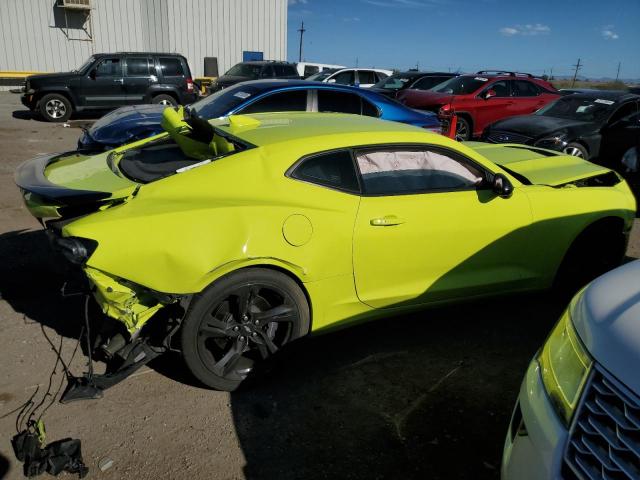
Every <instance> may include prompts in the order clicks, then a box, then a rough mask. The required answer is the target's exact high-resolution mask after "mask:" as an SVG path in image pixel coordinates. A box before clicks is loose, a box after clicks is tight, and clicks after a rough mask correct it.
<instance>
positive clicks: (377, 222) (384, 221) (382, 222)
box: [369, 215, 405, 227]
mask: <svg viewBox="0 0 640 480" xmlns="http://www.w3.org/2000/svg"><path fill="white" fill-rule="evenodd" d="M404 222H405V220H404V219H402V218H399V217H396V216H395V215H387V216H385V217H378V218H372V219H371V220H370V221H369V223H370V224H371V226H373V227H391V226H393V225H400V224H402V223H404Z"/></svg>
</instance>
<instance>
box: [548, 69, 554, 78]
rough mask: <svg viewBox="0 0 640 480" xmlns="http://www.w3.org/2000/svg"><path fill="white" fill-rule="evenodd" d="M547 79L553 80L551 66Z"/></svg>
mask: <svg viewBox="0 0 640 480" xmlns="http://www.w3.org/2000/svg"><path fill="white" fill-rule="evenodd" d="M549 80H553V67H551V72H549Z"/></svg>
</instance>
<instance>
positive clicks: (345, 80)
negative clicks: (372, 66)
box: [331, 70, 355, 85]
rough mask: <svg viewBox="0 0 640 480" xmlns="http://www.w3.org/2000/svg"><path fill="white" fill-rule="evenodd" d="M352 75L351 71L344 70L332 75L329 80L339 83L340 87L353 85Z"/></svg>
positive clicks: (353, 78)
mask: <svg viewBox="0 0 640 480" xmlns="http://www.w3.org/2000/svg"><path fill="white" fill-rule="evenodd" d="M353 74H354V71H353V70H346V71H344V72H340V73H338V74H336V75H334V76H333V77H331V79H332V80H335V81H336V82H335V83H339V84H341V85H353V84H354V83H355V77H354V75H353Z"/></svg>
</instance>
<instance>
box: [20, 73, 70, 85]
mask: <svg viewBox="0 0 640 480" xmlns="http://www.w3.org/2000/svg"><path fill="white" fill-rule="evenodd" d="M77 75H79V73H78V72H59V73H40V74H38V75H29V76H28V77H27V81H28V82H29V83H33V82H38V81H40V80H45V81H46V80H62V79H65V78H69V77H75V76H77Z"/></svg>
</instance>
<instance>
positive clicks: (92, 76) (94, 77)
mask: <svg viewBox="0 0 640 480" xmlns="http://www.w3.org/2000/svg"><path fill="white" fill-rule="evenodd" d="M89 78H90V79H91V80H95V79H96V69H95V68H94V69H93V70H91V71H90V72H89Z"/></svg>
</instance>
